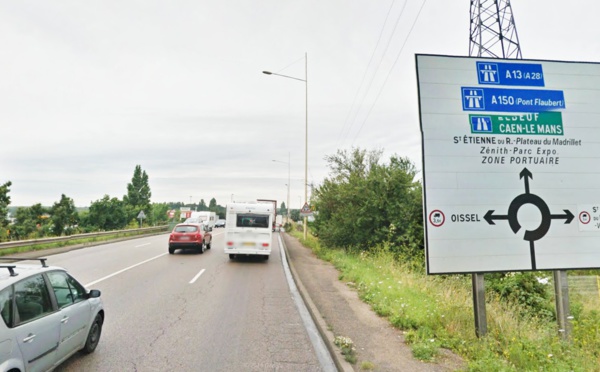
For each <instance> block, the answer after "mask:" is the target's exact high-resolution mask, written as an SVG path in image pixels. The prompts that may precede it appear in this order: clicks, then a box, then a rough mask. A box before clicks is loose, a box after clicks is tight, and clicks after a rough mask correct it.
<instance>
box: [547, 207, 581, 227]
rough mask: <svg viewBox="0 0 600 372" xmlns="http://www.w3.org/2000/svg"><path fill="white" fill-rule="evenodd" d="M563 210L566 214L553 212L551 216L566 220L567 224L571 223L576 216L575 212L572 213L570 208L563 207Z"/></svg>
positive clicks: (555, 218)
mask: <svg viewBox="0 0 600 372" xmlns="http://www.w3.org/2000/svg"><path fill="white" fill-rule="evenodd" d="M563 211H565V214H552V215H550V218H552V219H553V220H566V221H565V225H566V224H568V223H571V221H573V218H575V216H573V213H571V211H570V210H568V209H563Z"/></svg>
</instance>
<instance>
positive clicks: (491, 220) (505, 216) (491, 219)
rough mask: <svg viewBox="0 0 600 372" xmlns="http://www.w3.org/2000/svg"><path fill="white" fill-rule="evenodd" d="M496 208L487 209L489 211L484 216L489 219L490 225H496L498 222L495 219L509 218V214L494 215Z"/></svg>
mask: <svg viewBox="0 0 600 372" xmlns="http://www.w3.org/2000/svg"><path fill="white" fill-rule="evenodd" d="M493 213H494V210H493V209H492V210H489V211H487V213H486V214H485V216H483V219H484V220H486V221H487V223H488V224H490V225H495V224H496V223H495V222H494V220H508V216H507V215H495V216H494V215H493Z"/></svg>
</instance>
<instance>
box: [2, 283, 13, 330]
mask: <svg viewBox="0 0 600 372" xmlns="http://www.w3.org/2000/svg"><path fill="white" fill-rule="evenodd" d="M12 294H13V292H12V286H11V287H8V288H5V289H3V290H1V291H0V315H2V319H3V320H4V323H6V325H7V326H9V327H10V326H11V325H12V318H13V295H12Z"/></svg>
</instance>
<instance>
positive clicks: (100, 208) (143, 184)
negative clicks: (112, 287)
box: [0, 165, 225, 249]
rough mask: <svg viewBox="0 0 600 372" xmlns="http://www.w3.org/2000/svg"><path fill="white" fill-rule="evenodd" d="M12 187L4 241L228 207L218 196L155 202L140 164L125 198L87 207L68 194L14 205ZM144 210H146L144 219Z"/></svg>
mask: <svg viewBox="0 0 600 372" xmlns="http://www.w3.org/2000/svg"><path fill="white" fill-rule="evenodd" d="M11 186H12V182H10V181H7V182H5V183H4V184H1V185H0V242H6V241H14V240H30V239H44V238H50V237H59V236H70V235H75V234H83V233H92V232H100V231H115V230H126V229H137V228H139V227H148V226H160V225H167V224H173V225H174V223H175V222H176V221H179V220H180V218H179V217H180V209H182V208H183V207H184V206H185V207H187V208H189V209H188V210H197V211H211V212H215V213H217V214H218V215H220V216H224V215H225V207H222V206H220V205H217V201H216V200H215V199H214V198H212V199H211V200H210V202H209V204H208V205H207V204H206V203H205V202H204V199H201V200H200V202H199V203H189V204H184V203H181V202H173V203H152V202H151V196H152V192H151V188H150V183H149V177H148V174H147V173H146V171H144V170H143V169H142V168H141V166H139V165H137V166H136V167H135V169H134V172H133V176H132V178H131V182H129V183H127V185H126V187H125V190H127V193H126V194H124V195H123V197H122V198H117V197H111V196H109V195H104V197H102V198H101V199H99V200H96V201H93V202H91V204H90V205H89V207H86V208H77V207H75V203H74V201H73V199H71V198H70V197H68V196H66V195H65V194H62V195H61V197H60V200H59V201H58V202H56V203H54V204H53V205H52V206H43V205H42V204H41V203H37V204H34V205H32V206H29V207H25V206H22V207H13V206H11V198H10V188H11ZM140 212H144V213H143V216H144V217H143V218H141V219H140V218H139V216H140ZM64 244H66V243H64ZM40 248H41V247H40V246H38V249H40Z"/></svg>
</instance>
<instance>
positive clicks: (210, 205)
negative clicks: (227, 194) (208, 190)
mask: <svg viewBox="0 0 600 372" xmlns="http://www.w3.org/2000/svg"><path fill="white" fill-rule="evenodd" d="M216 209H217V199H215V198H212V199H210V202H208V210H209V211H211V212H216Z"/></svg>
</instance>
